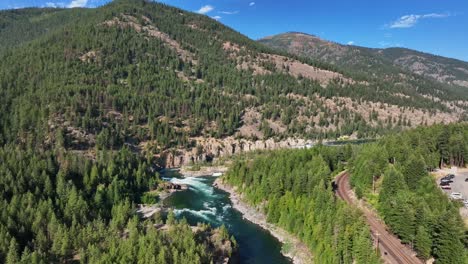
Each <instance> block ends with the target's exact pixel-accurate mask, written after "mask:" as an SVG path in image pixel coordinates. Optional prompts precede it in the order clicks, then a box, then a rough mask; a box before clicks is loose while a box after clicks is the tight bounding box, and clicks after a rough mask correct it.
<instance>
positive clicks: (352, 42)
mask: <svg viewBox="0 0 468 264" xmlns="http://www.w3.org/2000/svg"><path fill="white" fill-rule="evenodd" d="M346 44H348V45H354V41H352V40H351V41H348V43H346Z"/></svg>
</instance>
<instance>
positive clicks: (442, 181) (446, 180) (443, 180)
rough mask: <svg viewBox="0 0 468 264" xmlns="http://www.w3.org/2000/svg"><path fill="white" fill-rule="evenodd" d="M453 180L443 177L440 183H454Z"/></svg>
mask: <svg viewBox="0 0 468 264" xmlns="http://www.w3.org/2000/svg"><path fill="white" fill-rule="evenodd" d="M452 182H453V181H452V180H449V179H442V180H440V183H452Z"/></svg>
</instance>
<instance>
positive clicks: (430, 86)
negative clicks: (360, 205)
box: [0, 0, 466, 157]
mask: <svg viewBox="0 0 468 264" xmlns="http://www.w3.org/2000/svg"><path fill="white" fill-rule="evenodd" d="M0 21H3V22H2V29H1V30H0V36H1V39H2V41H4V42H3V43H5V46H4V48H3V50H0V93H1V96H0V111H1V113H2V115H1V116H0V143H1V144H11V143H14V144H20V145H37V146H40V147H43V148H51V147H54V146H57V145H60V146H63V147H65V148H66V149H69V150H73V151H76V152H82V153H84V154H85V155H89V156H90V157H93V156H94V155H95V150H96V149H119V148H121V147H122V146H125V145H126V146H130V147H131V148H132V149H133V150H135V151H141V152H145V153H148V154H150V155H164V154H165V153H167V152H170V153H172V154H174V152H171V151H172V150H177V151H185V149H188V150H189V151H190V152H191V153H192V152H193V153H198V154H200V153H205V152H206V153H208V152H210V153H208V154H209V155H218V153H220V152H222V151H221V150H220V149H219V148H225V149H226V151H228V150H227V149H228V148H229V146H228V145H227V144H223V143H221V144H219V148H218V147H217V149H215V148H213V146H210V145H209V143H206V141H205V139H206V138H216V139H220V140H223V139H225V138H227V137H231V138H243V139H248V140H255V139H268V138H275V139H278V140H281V139H285V138H292V137H295V138H308V139H320V138H336V137H339V136H341V135H353V136H355V137H370V136H376V135H381V134H384V133H387V132H389V131H400V130H402V129H405V128H408V127H414V126H417V125H421V124H422V125H424V124H433V123H450V122H459V121H460V120H465V118H466V101H463V97H461V96H460V95H459V94H458V91H456V90H451V89H450V87H449V88H447V87H442V86H441V85H438V84H436V83H434V82H431V81H428V80H426V79H424V78H422V77H420V76H417V75H411V74H409V75H408V74H402V75H400V72H401V71H402V70H399V68H397V67H395V66H391V65H390V66H389V67H390V69H392V71H387V70H385V71H383V72H384V73H383V74H382V73H380V72H376V73H375V74H374V75H372V74H371V75H369V73H368V71H366V70H362V71H361V72H360V73H356V72H354V71H352V69H353V68H360V67H344V66H343V65H341V64H339V63H335V62H334V61H333V60H329V61H327V62H329V63H322V62H320V61H319V60H318V59H316V58H302V57H299V56H292V55H289V53H287V52H284V51H276V50H273V49H271V48H268V47H266V46H264V45H262V44H260V43H258V42H256V41H253V40H251V39H249V38H247V37H245V36H243V35H241V34H240V33H238V32H236V31H234V30H232V29H230V28H228V27H226V26H224V25H222V24H221V23H219V22H217V21H215V20H213V19H211V18H209V17H207V16H202V15H199V14H194V13H190V12H186V11H183V10H181V9H178V8H174V7H170V6H167V5H164V4H158V3H153V2H147V1H143V0H138V1H130V0H118V1H114V2H112V3H110V4H108V5H105V6H103V7H100V8H97V9H66V10H62V9H27V10H10V11H1V12H0ZM329 46H330V48H333V49H334V48H335V46H336V45H334V44H333V45H331V44H330V45H329ZM336 47H337V48H338V49H343V50H344V51H343V52H344V54H345V55H346V56H348V57H349V56H351V55H349V54H352V53H353V52H354V51H349V50H347V49H344V48H343V47H340V46H336ZM358 52H359V53H362V54H364V55H365V57H366V58H369V60H370V61H371V62H372V63H374V64H375V63H380V61H379V60H378V57H377V56H376V55H375V54H373V53H371V52H370V51H367V50H362V51H361V50H359V51H358ZM348 53H349V54H348ZM364 55H363V56H364ZM343 56H344V55H343ZM341 57H342V56H341V55H340V56H337V57H336V59H334V60H336V61H340V60H341V59H340V58H341ZM319 59H320V58H319ZM374 60H375V62H374ZM331 63H335V65H331ZM353 63H354V64H355V65H363V64H365V63H368V62H364V61H363V60H361V59H356V60H353ZM372 63H369V64H372ZM381 64H382V67H384V66H385V67H386V65H387V64H386V63H381ZM374 68H377V67H371V68H370V70H369V72H372V71H371V70H373V69H374ZM393 70H394V72H393ZM387 75H388V76H389V77H385V76H387ZM455 99H457V100H458V101H456V102H455V101H453V100H455ZM177 151H176V152H177ZM230 151H231V152H233V151H234V150H230ZM194 155H195V154H194Z"/></svg>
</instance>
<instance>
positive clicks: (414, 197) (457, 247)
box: [349, 124, 468, 264]
mask: <svg viewBox="0 0 468 264" xmlns="http://www.w3.org/2000/svg"><path fill="white" fill-rule="evenodd" d="M467 158H468V126H467V125H466V124H463V125H450V126H434V127H429V128H418V129H416V130H411V131H408V132H405V133H402V134H398V135H391V136H387V137H385V138H383V139H381V140H379V142H377V143H374V144H366V145H365V146H363V147H362V148H360V149H359V151H357V154H355V155H354V157H353V158H352V159H351V161H350V165H349V168H350V171H351V183H352V185H353V186H354V189H355V191H356V194H357V195H358V196H359V197H365V198H366V199H367V200H368V201H369V202H370V203H371V204H372V205H374V206H375V207H376V208H377V209H378V211H379V213H380V214H381V216H382V217H383V219H384V220H385V223H386V224H387V225H388V226H389V227H390V229H391V231H392V232H393V233H395V234H397V235H398V236H399V237H400V239H401V240H402V241H403V242H405V243H407V244H410V245H411V246H413V247H414V248H415V249H416V250H417V252H418V254H419V255H420V257H421V258H423V259H428V258H429V257H430V256H434V257H435V258H436V259H437V263H447V264H448V263H466V262H467V261H468V259H467V247H468V231H467V229H466V228H464V223H463V221H462V219H461V216H460V215H459V212H458V210H459V207H460V206H462V205H461V203H459V202H452V201H450V200H449V199H448V198H447V195H446V194H444V193H443V192H442V191H441V190H440V188H439V187H438V186H437V183H436V182H435V180H434V178H433V177H432V176H431V175H430V174H429V173H428V171H430V170H433V169H435V168H439V166H451V165H452V166H459V167H465V166H466V160H467ZM373 181H374V184H373Z"/></svg>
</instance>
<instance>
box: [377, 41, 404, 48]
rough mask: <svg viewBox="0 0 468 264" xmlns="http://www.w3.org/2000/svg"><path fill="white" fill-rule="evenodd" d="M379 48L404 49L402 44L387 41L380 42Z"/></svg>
mask: <svg viewBox="0 0 468 264" xmlns="http://www.w3.org/2000/svg"><path fill="white" fill-rule="evenodd" d="M379 46H381V47H384V48H387V47H403V45H401V44H400V43H390V42H387V41H380V42H379Z"/></svg>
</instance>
